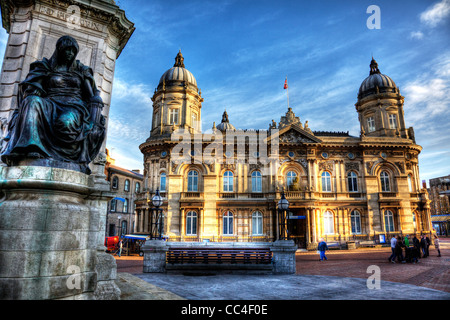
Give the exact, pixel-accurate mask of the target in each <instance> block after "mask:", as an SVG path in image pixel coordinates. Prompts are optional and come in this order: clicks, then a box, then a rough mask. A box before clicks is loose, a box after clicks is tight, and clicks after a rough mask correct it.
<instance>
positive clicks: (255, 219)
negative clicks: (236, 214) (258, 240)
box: [252, 211, 263, 236]
mask: <svg viewBox="0 0 450 320" xmlns="http://www.w3.org/2000/svg"><path fill="white" fill-rule="evenodd" d="M262 234H263V215H262V213H261V212H259V211H255V212H253V214H252V235H254V236H258V235H262Z"/></svg>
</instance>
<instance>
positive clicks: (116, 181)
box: [111, 177, 119, 189]
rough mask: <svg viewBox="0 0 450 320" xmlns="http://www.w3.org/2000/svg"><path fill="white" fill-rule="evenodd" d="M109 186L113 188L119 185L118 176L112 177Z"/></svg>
mask: <svg viewBox="0 0 450 320" xmlns="http://www.w3.org/2000/svg"><path fill="white" fill-rule="evenodd" d="M111 187H112V188H113V189H117V188H118V187H119V178H117V177H114V178H113V180H112V185H111Z"/></svg>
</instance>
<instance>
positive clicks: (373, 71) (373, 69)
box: [370, 56, 381, 75]
mask: <svg viewBox="0 0 450 320" xmlns="http://www.w3.org/2000/svg"><path fill="white" fill-rule="evenodd" d="M376 73H381V72H380V69H378V63H377V62H376V61H375V59H374V58H373V56H372V61H371V62H370V75H373V74H376Z"/></svg>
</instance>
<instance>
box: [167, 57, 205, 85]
mask: <svg viewBox="0 0 450 320" xmlns="http://www.w3.org/2000/svg"><path fill="white" fill-rule="evenodd" d="M173 81H178V82H179V83H182V82H186V83H188V84H190V85H193V86H195V87H197V80H195V77H194V75H193V74H192V73H191V72H190V71H189V70H187V69H186V68H185V67H184V58H183V55H182V54H181V51H180V52H178V54H177V56H176V57H175V64H174V66H173V67H172V68H170V69H169V70H167V71H166V72H164V74H163V75H162V76H161V79H160V80H159V85H158V88H159V87H160V86H162V85H163V83H165V85H166V86H170V85H171V82H172V84H173Z"/></svg>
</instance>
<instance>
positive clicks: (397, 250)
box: [395, 236, 406, 263]
mask: <svg viewBox="0 0 450 320" xmlns="http://www.w3.org/2000/svg"><path fill="white" fill-rule="evenodd" d="M402 248H403V241H402V238H401V237H400V236H398V237H397V242H396V244H395V255H396V256H397V259H398V262H400V263H405V262H406V261H405V259H403V249H402Z"/></svg>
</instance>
